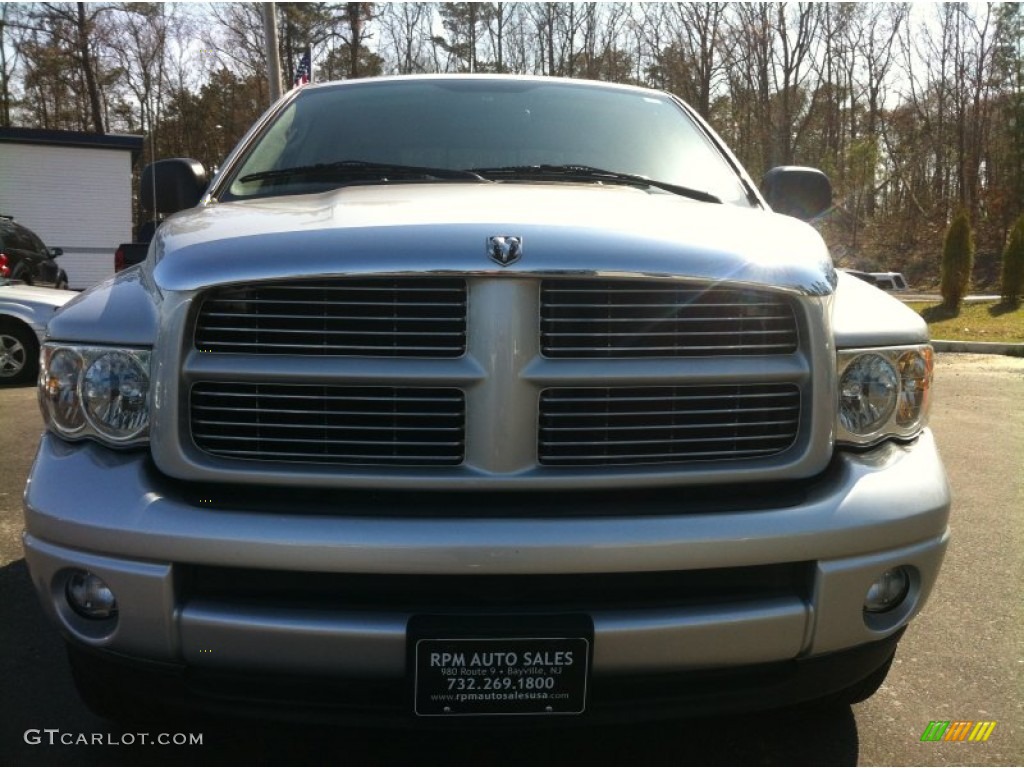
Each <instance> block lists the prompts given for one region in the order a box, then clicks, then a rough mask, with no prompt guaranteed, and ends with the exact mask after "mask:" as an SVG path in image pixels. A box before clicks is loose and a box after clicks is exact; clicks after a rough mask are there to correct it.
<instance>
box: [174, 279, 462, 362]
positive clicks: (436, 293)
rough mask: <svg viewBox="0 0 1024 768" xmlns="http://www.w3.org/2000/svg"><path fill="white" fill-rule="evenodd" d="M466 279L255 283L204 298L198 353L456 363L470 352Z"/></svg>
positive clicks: (198, 323)
mask: <svg viewBox="0 0 1024 768" xmlns="http://www.w3.org/2000/svg"><path fill="white" fill-rule="evenodd" d="M466 307H467V302H466V282H465V281H464V280H460V279H450V278H396V279H380V278H372V279H364V280H349V279H336V280H318V281H308V282H301V283H299V282H295V283H293V282H281V283H253V284H248V285H241V286H225V287H221V288H217V289H214V290H212V291H210V292H209V293H207V294H206V295H205V297H204V298H203V301H202V303H201V305H200V310H199V315H198V317H197V319H196V326H195V335H194V345H195V348H196V349H198V350H200V351H201V352H221V353H229V354H243V353H244V354H252V355H268V354H269V355H275V354H276V355H282V354H287V355H300V356H335V357H346V356H347V357H411V358H415V357H430V358H456V357H461V356H462V355H463V354H465V352H466Z"/></svg>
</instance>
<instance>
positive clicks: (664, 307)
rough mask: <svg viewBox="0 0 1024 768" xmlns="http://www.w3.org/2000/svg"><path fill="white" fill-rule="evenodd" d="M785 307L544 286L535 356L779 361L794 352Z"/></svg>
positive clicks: (667, 291)
mask: <svg viewBox="0 0 1024 768" xmlns="http://www.w3.org/2000/svg"><path fill="white" fill-rule="evenodd" d="M797 342H798V336H797V324H796V315H795V313H794V310H793V307H792V304H791V303H790V301H789V299H788V298H786V297H784V296H781V295H776V294H773V293H771V292H769V291H766V290H759V289H745V288H727V287H718V286H710V285H708V286H679V287H675V286H649V285H643V284H638V283H637V282H636V281H631V280H588V281H585V282H584V281H571V280H565V281H562V280H545V281H544V282H543V283H542V285H541V351H542V354H544V356H546V357H550V358H631V357H632V358H635V357H697V356H715V355H781V354H791V353H793V352H794V351H796V349H797Z"/></svg>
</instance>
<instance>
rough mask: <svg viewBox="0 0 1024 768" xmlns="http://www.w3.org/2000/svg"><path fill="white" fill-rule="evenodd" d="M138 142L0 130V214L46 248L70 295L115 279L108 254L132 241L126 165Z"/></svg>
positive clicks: (135, 139)
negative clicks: (53, 251)
mask: <svg viewBox="0 0 1024 768" xmlns="http://www.w3.org/2000/svg"><path fill="white" fill-rule="evenodd" d="M141 152H142V137H141V136H128V135H120V134H110V135H103V134H96V133H78V132H75V131H42V130H36V129H32V128H0V214H5V215H8V216H13V217H14V220H15V221H17V222H18V223H19V224H22V225H24V226H26V227H28V228H29V229H31V230H32V231H33V232H35V233H36V234H37V235H39V237H40V238H42V241H43V242H44V243H45V244H46V246H47V247H49V248H63V249H64V255H63V256H60V257H59V262H60V265H61V267H63V269H64V271H65V272H67V274H68V283H69V286H70V287H71V288H88V287H89V286H91V285H95V284H96V283H98V282H100V281H101V280H103V279H105V278H107V277H110V276H111V275H112V274H114V251H115V250H116V249H117V246H118V245H119V244H121V243H127V242H131V241H132V166H133V164H134V162H135V160H136V158H138V156H139V154H140V153H141Z"/></svg>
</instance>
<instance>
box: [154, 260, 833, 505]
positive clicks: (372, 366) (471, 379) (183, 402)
mask: <svg viewBox="0 0 1024 768" xmlns="http://www.w3.org/2000/svg"><path fill="white" fill-rule="evenodd" d="M379 277H380V278H381V279H384V280H388V281H404V280H412V281H419V280H433V279H436V278H439V277H444V278H451V277H454V278H456V279H458V280H460V281H464V282H465V285H466V303H467V310H466V351H465V353H464V354H463V355H462V356H461V357H457V358H403V357H384V356H380V357H375V356H335V355H301V354H297V355H296V354H258V353H253V352H233V353H228V352H205V351H201V350H199V349H196V347H195V344H194V338H195V336H194V332H195V326H196V320H197V318H198V317H199V314H200V304H201V302H202V299H203V297H204V296H205V295H207V292H209V291H212V290H220V289H222V288H230V287H233V285H234V284H224V285H210V286H203V287H202V288H199V289H196V290H193V291H190V290H182V291H171V292H166V293H165V294H164V301H163V302H162V307H161V312H162V314H163V316H164V317H163V320H162V322H161V328H162V329H163V330H162V334H163V335H164V339H163V340H162V341H161V342H160V343H159V344H158V345H156V347H155V352H156V355H155V363H154V380H158V381H159V382H160V383H159V385H158V399H159V401H160V403H161V405H160V407H158V408H157V415H156V417H155V419H154V427H153V430H154V431H153V439H152V441H151V448H152V453H153V458H154V460H155V462H156V464H157V466H158V467H159V468H160V469H161V471H163V472H165V473H166V474H168V475H170V476H173V477H177V478H181V479H184V480H192V481H199V482H213V483H245V484H249V485H251V486H253V487H259V486H276V487H280V488H287V487H322V488H363V489H375V488H388V489H395V490H402V489H404V490H410V491H422V490H473V491H486V490H519V489H522V490H579V489H587V490H597V489H602V488H605V489H610V488H616V489H628V488H645V487H651V488H654V487H671V486H686V485H691V486H692V485H705V486H706V485H714V484H721V483H737V482H750V483H756V482H774V481H784V480H788V479H797V478H806V477H809V476H812V475H815V474H817V473H818V472H820V471H822V470H823V469H824V468H825V466H826V465H827V463H828V460H829V457H830V456H831V450H832V445H831V439H832V437H831V428H832V420H833V414H834V407H835V405H834V397H833V392H834V386H835V380H834V379H835V372H834V368H835V361H834V350H833V347H832V342H831V328H830V320H829V317H830V307H831V300H832V299H831V297H830V296H828V295H826V296H820V295H813V294H811V293H801V292H795V291H786V290H779V291H773V290H772V289H770V288H768V287H766V286H765V285H755V286H753V287H754V288H755V289H758V290H761V291H763V292H765V293H767V294H771V295H773V296H776V297H779V298H781V299H782V300H783V301H784V302H786V303H788V305H789V306H790V307H791V308H792V313H793V316H794V318H795V325H796V329H797V347H796V349H795V350H793V351H792V352H789V353H784V354H783V353H780V354H748V355H729V354H719V355H715V354H708V355H699V356H680V357H652V356H639V357H629V356H625V357H622V358H609V357H604V356H602V357H596V358H586V357H584V358H579V357H572V358H552V357H549V356H547V355H545V354H544V353H543V352H542V349H541V340H542V337H543V331H542V323H541V317H542V313H541V301H542V290H541V287H542V284H544V285H547V284H550V283H554V282H556V281H561V280H567V281H585V280H595V281H602V280H608V279H609V278H608V275H607V273H605V274H600V275H599V274H593V273H586V272H572V271H569V272H565V273H562V272H559V273H551V272H545V271H544V270H534V271H529V270H526V269H525V268H523V267H521V266H519V265H513V267H511V268H506V270H504V271H502V272H500V273H499V272H496V271H495V272H486V273H483V272H481V273H474V272H470V271H467V272H465V273H463V274H458V275H454V274H453V273H451V272H443V271H441V270H435V271H431V270H424V271H416V272H391V273H387V274H383V275H380V276H379ZM371 278H372V279H377V276H376V275H368V274H366V273H359V274H358V275H353V276H352V279H354V280H360V281H362V280H369V279H371ZM266 279H267V280H268V281H271V280H272V281H273V282H280V281H281V280H282V279H284V278H283V277H282V276H281V275H280V274H278V275H274V276H269V275H268V277H267V278H266ZM303 279H311V280H312V279H315V276H311V275H306V276H304V277H303ZM325 279H326V278H325ZM330 279H331V280H338V279H347V278H340V277H337V276H332V277H331V278H330ZM614 279H615V281H616V282H618V281H621V280H629V281H635V282H637V283H638V284H646V285H650V284H654V283H657V284H658V285H665V286H675V287H679V288H689V289H692V288H695V287H700V286H704V287H706V286H708V285H710V283H708V282H707V281H698V280H694V279H692V278H685V277H679V276H674V275H657V274H649V273H636V274H631V273H628V272H623V271H618V272H615V273H614ZM255 280H258V278H255V277H254V281H255ZM252 284H253V283H249V285H252ZM714 285H715V286H716V287H737V288H741V289H744V290H745V289H746V288H748V287H749V286H747V285H736V286H730V285H729V284H728V283H722V282H720V281H717V282H715V283H714ZM210 382H237V383H244V384H247V385H249V384H254V385H264V384H282V385H300V384H302V385H312V386H315V387H320V388H325V387H388V388H395V389H404V388H442V389H448V390H457V391H459V392H461V393H463V394H464V397H465V400H464V403H465V405H464V416H465V422H464V427H465V449H464V457H463V460H462V462H461V463H459V464H457V465H456V464H451V465H434V466H426V465H420V464H400V463H399V464H396V463H390V464H385V463H381V464H370V463H362V464H327V463H317V462H309V463H307V462H302V461H287V460H279V459H274V460H271V459H264V460H259V461H254V460H248V459H243V458H240V457H238V456H231V457H229V456H227V455H215V454H212V453H209V452H207V451H206V450H203V449H201V448H200V447H199V446H198V445H197V443H196V441H195V440H194V439H193V434H192V433H193V423H192V422H193V418H195V416H194V414H193V412H192V388H193V386H194V385H197V384H206V383H210ZM776 384H780V385H781V384H784V385H788V386H791V387H794V388H795V389H796V390H797V391H798V393H799V405H798V407H797V412H798V418H799V423H798V424H797V425H796V427H795V429H794V430H793V431H792V434H793V440H792V442H791V444H790V445H789V446H788V447H785V448H782V449H781V450H779V451H777V452H774V453H772V454H771V455H761V456H740V455H736V456H733V457H732V458H728V459H726V458H718V459H715V458H705V459H700V460H689V459H685V460H672V461H666V462H662V463H649V462H647V461H640V462H625V463H601V464H572V463H569V464H561V465H557V464H553V463H548V462H547V461H546V460H542V456H543V454H539V453H538V447H539V442H540V435H539V428H540V427H541V413H542V409H543V408H544V406H543V405H542V397H541V395H542V393H544V392H548V391H553V390H575V389H581V388H588V389H593V388H599V389H605V388H607V389H619V388H627V389H635V388H644V387H655V388H665V387H668V388H679V387H688V386H764V385H776ZM609 426H614V425H612V424H609Z"/></svg>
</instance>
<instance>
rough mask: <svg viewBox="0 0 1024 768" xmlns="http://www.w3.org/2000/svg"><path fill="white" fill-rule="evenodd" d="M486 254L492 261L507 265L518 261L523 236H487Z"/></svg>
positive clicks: (521, 253) (520, 254) (521, 250)
mask: <svg viewBox="0 0 1024 768" xmlns="http://www.w3.org/2000/svg"><path fill="white" fill-rule="evenodd" d="M487 255H488V256H490V257H491V260H492V261H496V262H498V263H499V264H500V265H501V266H503V267H507V266H508V265H509V264H512V263H513V262H516V261H519V259H520V257H521V256H522V255H523V238H521V237H510V236H509V235H495V236H494V237H489V238H487Z"/></svg>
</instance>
